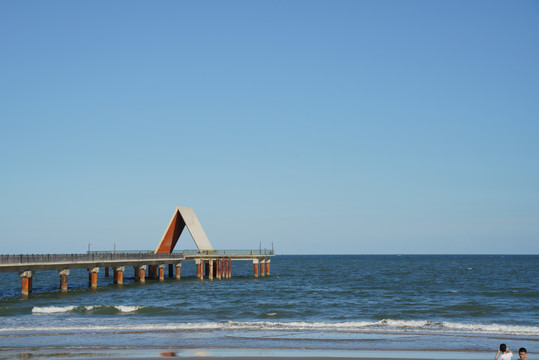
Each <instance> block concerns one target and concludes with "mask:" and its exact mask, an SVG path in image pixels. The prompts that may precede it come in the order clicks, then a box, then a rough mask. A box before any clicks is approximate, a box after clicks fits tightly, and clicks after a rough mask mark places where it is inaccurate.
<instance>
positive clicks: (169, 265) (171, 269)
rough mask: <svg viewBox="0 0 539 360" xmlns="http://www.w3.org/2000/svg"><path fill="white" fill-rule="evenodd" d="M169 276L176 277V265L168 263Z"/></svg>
mask: <svg viewBox="0 0 539 360" xmlns="http://www.w3.org/2000/svg"><path fill="white" fill-rule="evenodd" d="M168 277H170V278H171V277H174V265H173V264H168Z"/></svg>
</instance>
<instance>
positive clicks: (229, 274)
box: [228, 259, 232, 279]
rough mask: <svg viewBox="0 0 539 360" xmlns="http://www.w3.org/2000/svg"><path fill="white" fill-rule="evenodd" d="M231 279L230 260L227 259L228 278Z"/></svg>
mask: <svg viewBox="0 0 539 360" xmlns="http://www.w3.org/2000/svg"><path fill="white" fill-rule="evenodd" d="M231 277H232V259H228V278H229V279H230V278H231Z"/></svg>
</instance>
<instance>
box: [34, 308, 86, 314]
mask: <svg viewBox="0 0 539 360" xmlns="http://www.w3.org/2000/svg"><path fill="white" fill-rule="evenodd" d="M75 308H76V306H44V307H39V306H34V307H33V308H32V312H33V313H36V314H53V313H63V312H69V311H73V310H74V309H75Z"/></svg>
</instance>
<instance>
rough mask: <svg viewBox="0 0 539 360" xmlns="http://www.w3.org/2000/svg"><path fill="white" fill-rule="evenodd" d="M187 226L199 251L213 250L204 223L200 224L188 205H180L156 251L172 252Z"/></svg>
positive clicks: (160, 252)
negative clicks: (203, 226)
mask: <svg viewBox="0 0 539 360" xmlns="http://www.w3.org/2000/svg"><path fill="white" fill-rule="evenodd" d="M186 226H187V230H189V233H190V234H191V237H192V238H193V240H194V241H195V245H196V246H197V248H198V251H207V250H213V246H212V245H211V243H210V240H208V237H207V236H206V233H205V232H204V229H203V228H202V225H200V222H199V221H198V218H197V216H196V214H195V211H194V210H193V209H191V208H188V207H183V206H178V207H177V208H176V210H175V211H174V215H172V219H171V220H170V223H169V224H168V228H167V230H166V231H165V234H164V235H163V238H162V239H161V241H160V242H159V245H157V248H156V249H155V252H156V253H157V254H170V253H171V252H172V251H173V250H174V247H175V246H176V243H177V242H178V239H179V238H180V235H181V234H182V231H183V229H184V228H185V227H186Z"/></svg>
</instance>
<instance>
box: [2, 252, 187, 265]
mask: <svg viewBox="0 0 539 360" xmlns="http://www.w3.org/2000/svg"><path fill="white" fill-rule="evenodd" d="M170 258H178V259H182V258H183V254H181V253H176V254H153V253H147V252H134V253H124V252H107V253H104V252H97V251H96V252H89V253H87V254H20V255H0V264H28V263H55V262H80V261H86V262H91V261H109V260H110V261H116V260H118V261H121V260H139V259H148V260H153V259H170Z"/></svg>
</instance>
